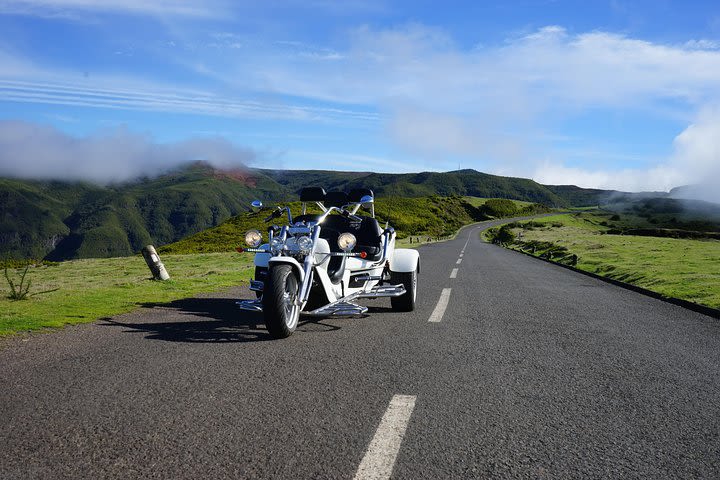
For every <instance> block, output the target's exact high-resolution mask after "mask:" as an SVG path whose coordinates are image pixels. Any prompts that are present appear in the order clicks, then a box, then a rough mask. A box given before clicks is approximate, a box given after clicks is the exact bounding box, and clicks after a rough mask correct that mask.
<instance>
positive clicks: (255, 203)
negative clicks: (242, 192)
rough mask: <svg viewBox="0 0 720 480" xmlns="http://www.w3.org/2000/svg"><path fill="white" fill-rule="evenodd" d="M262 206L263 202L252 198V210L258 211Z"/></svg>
mask: <svg viewBox="0 0 720 480" xmlns="http://www.w3.org/2000/svg"><path fill="white" fill-rule="evenodd" d="M262 206H263V203H262V202H261V201H260V200H253V201H252V203H251V204H250V208H252V209H253V212H257V211H259V210H260V209H261V208H262Z"/></svg>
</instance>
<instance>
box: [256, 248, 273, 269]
mask: <svg viewBox="0 0 720 480" xmlns="http://www.w3.org/2000/svg"><path fill="white" fill-rule="evenodd" d="M258 248H270V245H269V244H267V243H266V244H264V245H260V247H258ZM271 257H272V255H270V254H269V253H256V254H255V258H254V259H253V262H254V263H255V266H256V267H265V268H267V267H268V261H269V260H270V258H271Z"/></svg>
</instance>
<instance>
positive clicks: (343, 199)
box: [325, 190, 350, 208]
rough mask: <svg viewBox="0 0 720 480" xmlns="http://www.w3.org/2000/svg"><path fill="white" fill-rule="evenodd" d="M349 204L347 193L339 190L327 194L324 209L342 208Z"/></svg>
mask: <svg viewBox="0 0 720 480" xmlns="http://www.w3.org/2000/svg"><path fill="white" fill-rule="evenodd" d="M348 203H350V201H349V200H348V196H347V193H345V192H341V191H339V190H333V191H330V192H327V194H326V195H325V207H327V208H330V207H342V206H344V205H347V204H348Z"/></svg>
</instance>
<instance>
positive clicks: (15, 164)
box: [0, 121, 256, 183]
mask: <svg viewBox="0 0 720 480" xmlns="http://www.w3.org/2000/svg"><path fill="white" fill-rule="evenodd" d="M255 158H256V153H255V152H254V151H252V150H250V149H246V148H240V147H237V146H235V145H233V144H231V143H230V142H228V141H227V140H224V139H221V138H217V137H215V138H200V139H192V140H187V141H183V142H176V143H164V144H161V143H156V142H155V141H153V139H152V138H151V137H149V136H147V135H141V134H137V133H132V132H130V131H128V130H127V129H126V128H116V129H113V130H108V131H104V132H100V133H97V134H95V135H91V136H87V137H82V138H77V137H71V136H69V135H66V134H64V133H62V132H60V131H59V130H56V129H55V128H53V127H49V126H44V125H38V124H32V123H26V122H16V121H2V122H0V176H6V177H19V178H36V179H38V178H39V179H66V180H86V181H91V182H96V183H110V182H122V181H125V180H132V179H135V178H138V177H141V176H154V175H158V174H160V173H163V172H166V171H168V170H170V169H172V168H175V167H177V166H179V165H181V164H183V163H186V162H189V161H195V160H204V161H207V162H208V163H210V164H211V165H213V166H214V167H217V168H221V169H235V168H243V167H244V166H245V165H246V164H247V163H249V162H251V161H253V160H254V159H255Z"/></svg>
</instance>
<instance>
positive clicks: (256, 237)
mask: <svg viewBox="0 0 720 480" xmlns="http://www.w3.org/2000/svg"><path fill="white" fill-rule="evenodd" d="M245 243H247V244H248V246H250V247H252V248H255V247H257V246H258V245H260V243H262V234H261V233H260V232H258V231H257V230H249V231H248V232H247V233H246V234H245Z"/></svg>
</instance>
